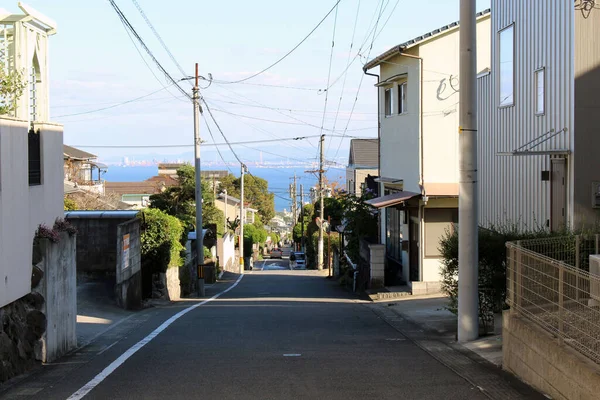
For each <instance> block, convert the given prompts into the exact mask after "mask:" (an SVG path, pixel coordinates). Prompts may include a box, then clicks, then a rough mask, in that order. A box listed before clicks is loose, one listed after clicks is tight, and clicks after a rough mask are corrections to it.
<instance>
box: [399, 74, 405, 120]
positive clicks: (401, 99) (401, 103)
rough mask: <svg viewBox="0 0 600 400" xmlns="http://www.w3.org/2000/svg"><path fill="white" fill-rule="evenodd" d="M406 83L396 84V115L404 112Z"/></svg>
mask: <svg viewBox="0 0 600 400" xmlns="http://www.w3.org/2000/svg"><path fill="white" fill-rule="evenodd" d="M406 92H407V86H406V82H404V83H400V84H398V114H404V113H405V112H406Z"/></svg>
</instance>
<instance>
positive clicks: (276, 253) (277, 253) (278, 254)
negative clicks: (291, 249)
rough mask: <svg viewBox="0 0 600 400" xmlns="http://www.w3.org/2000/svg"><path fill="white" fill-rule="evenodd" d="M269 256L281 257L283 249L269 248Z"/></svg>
mask: <svg viewBox="0 0 600 400" xmlns="http://www.w3.org/2000/svg"><path fill="white" fill-rule="evenodd" d="M271 258H283V251H282V250H281V249H280V248H279V247H275V248H273V250H271Z"/></svg>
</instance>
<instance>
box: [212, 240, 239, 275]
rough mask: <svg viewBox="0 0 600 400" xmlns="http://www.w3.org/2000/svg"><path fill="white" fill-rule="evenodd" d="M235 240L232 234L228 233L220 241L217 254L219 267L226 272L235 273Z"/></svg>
mask: <svg viewBox="0 0 600 400" xmlns="http://www.w3.org/2000/svg"><path fill="white" fill-rule="evenodd" d="M234 240H235V238H234V235H232V234H231V233H227V234H226V235H225V236H223V237H222V238H219V239H218V243H217V253H218V256H219V265H220V266H221V268H223V270H224V271H230V272H237V271H235V268H234V267H235V242H234Z"/></svg>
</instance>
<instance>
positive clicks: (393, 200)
mask: <svg viewBox="0 0 600 400" xmlns="http://www.w3.org/2000/svg"><path fill="white" fill-rule="evenodd" d="M420 195H421V193H415V192H396V193H392V194H388V195H387V196H381V197H376V198H374V199H371V200H367V201H365V204H368V205H370V206H372V207H375V208H386V207H391V206H395V205H397V204H400V203H402V202H403V201H407V200H410V199H412V198H415V197H419V196H420Z"/></svg>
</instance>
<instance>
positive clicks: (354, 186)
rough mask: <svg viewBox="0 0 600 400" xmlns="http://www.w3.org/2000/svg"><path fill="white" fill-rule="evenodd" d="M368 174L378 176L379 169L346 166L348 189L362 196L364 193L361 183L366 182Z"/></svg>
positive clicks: (349, 191) (351, 192)
mask: <svg viewBox="0 0 600 400" xmlns="http://www.w3.org/2000/svg"><path fill="white" fill-rule="evenodd" d="M368 175H371V176H378V175H379V170H377V169H366V168H353V167H348V168H346V186H347V188H346V190H347V191H348V193H350V194H355V195H356V196H360V195H361V194H362V188H361V185H362V184H363V183H364V182H365V179H367V176H368Z"/></svg>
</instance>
